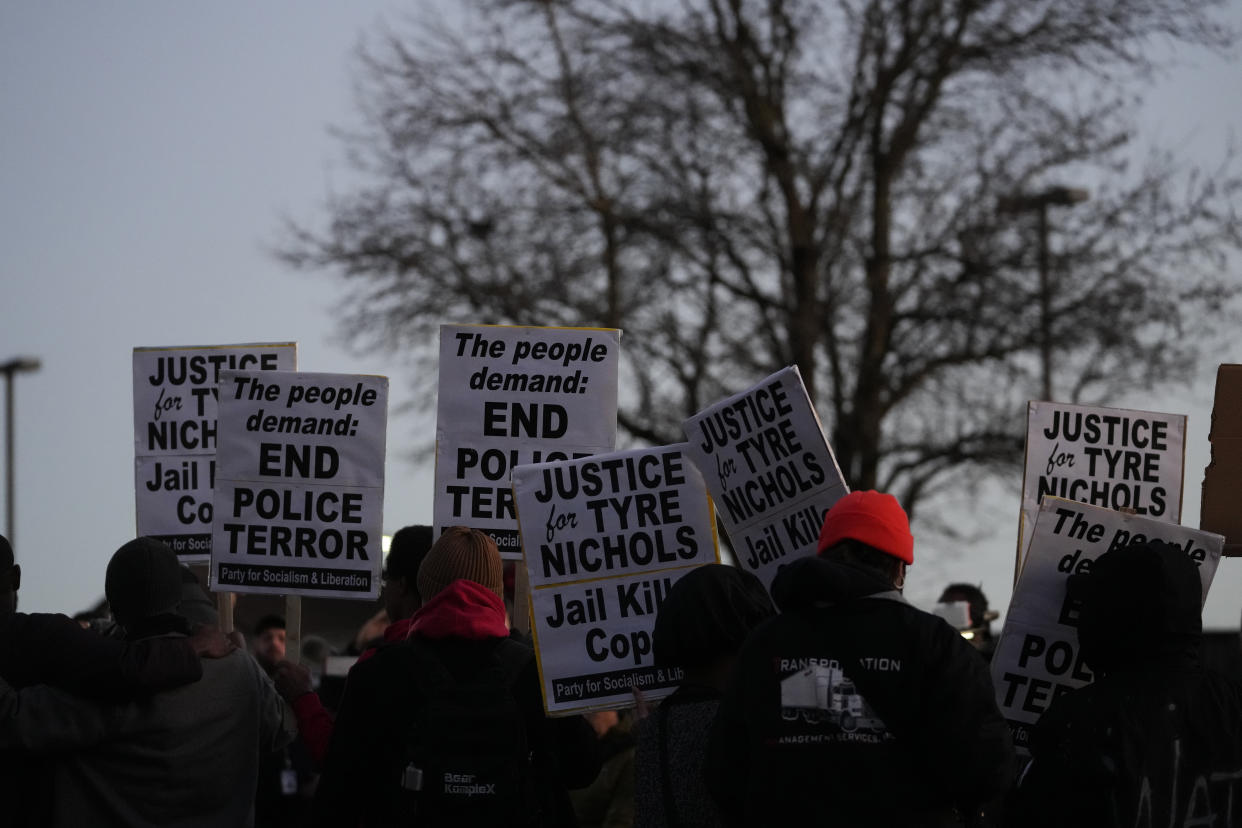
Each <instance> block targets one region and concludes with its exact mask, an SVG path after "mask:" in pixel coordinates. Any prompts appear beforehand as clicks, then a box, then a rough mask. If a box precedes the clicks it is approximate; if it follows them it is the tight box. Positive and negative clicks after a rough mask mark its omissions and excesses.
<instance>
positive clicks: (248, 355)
mask: <svg viewBox="0 0 1242 828" xmlns="http://www.w3.org/2000/svg"><path fill="white" fill-rule="evenodd" d="M295 368H297V345H296V343H293V342H281V343H258V344H250V345H208V346H197V347H179V348H135V349H134V364H133V369H134V493H135V497H134V501H135V505H136V507H137V509H136V511H137V524H138V534H139V535H150V536H152V537H155V538H159V539H160V540H162V541H163V542H164V543H166V544H168V545H169V547H170V548H171V549H172V550H173V551H174V552H176V553H177V555H178V557H179V558H180V559H181V561H182V562H183V563H206V562H207V561H208V559H209V556H210V555H211V520H212V489H213V488H214V486H215V474H216V435H217V433H218V432H217V426H216V410H217V409H216V383H217V382H218V380H219V375H220V372H221V371H223V370H252V371H292V370H294V369H295Z"/></svg>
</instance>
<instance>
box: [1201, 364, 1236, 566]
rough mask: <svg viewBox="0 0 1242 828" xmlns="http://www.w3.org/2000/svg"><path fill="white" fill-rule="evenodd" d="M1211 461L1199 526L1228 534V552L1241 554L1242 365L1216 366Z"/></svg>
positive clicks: (1226, 547)
mask: <svg viewBox="0 0 1242 828" xmlns="http://www.w3.org/2000/svg"><path fill="white" fill-rule="evenodd" d="M1208 440H1210V441H1211V443H1212V462H1211V463H1210V464H1209V465H1208V467H1207V468H1206V469H1204V470H1203V501H1202V503H1201V505H1200V509H1199V528H1200V529H1203V530H1205V531H1208V532H1219V533H1220V534H1222V535H1224V536H1225V554H1226V555H1242V365H1221V366H1220V367H1219V368H1218V369H1217V370H1216V399H1215V402H1214V403H1213V405H1212V430H1211V433H1210V434H1209V435H1208Z"/></svg>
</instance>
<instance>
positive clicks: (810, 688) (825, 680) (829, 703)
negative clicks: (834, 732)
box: [781, 659, 888, 733]
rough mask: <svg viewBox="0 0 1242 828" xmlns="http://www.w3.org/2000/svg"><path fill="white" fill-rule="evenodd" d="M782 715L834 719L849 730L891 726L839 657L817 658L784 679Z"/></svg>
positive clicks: (812, 720)
mask: <svg viewBox="0 0 1242 828" xmlns="http://www.w3.org/2000/svg"><path fill="white" fill-rule="evenodd" d="M781 718H783V719H785V721H796V720H797V719H799V718H801V719H803V720H804V721H806V722H808V723H812V724H814V723H819V722H831V723H832V724H834V725H836V726H837V727H838V728H840V729H841V730H843V731H844V732H846V733H853V732H855V731H857V730H863V731H868V732H883V731H886V730H887V729H888V728H886V727H885V725H884V720H883V719H881V718H880V717H879V716H877V715H876V712H875V711H874V710H873V709H872V708H871V705H869V704H867V700H866V698H864V697H863V695H862V694H861V693H859V692H858V688H856V687H855V686H854V682H853V680H851V679H850V678H849V676H847V675H846V674H845V671H844V670H842V669H841V665H840V663H839V662H838V661H837V660H836V659H828V660H827V661H824V660H816V661H815V663H813V664H810V665H808V666H807V667H805V668H803V669H801V670H798V671H797V672H795V673H793V674H792V675H789V676H786V677H785V678H784V679H782V680H781Z"/></svg>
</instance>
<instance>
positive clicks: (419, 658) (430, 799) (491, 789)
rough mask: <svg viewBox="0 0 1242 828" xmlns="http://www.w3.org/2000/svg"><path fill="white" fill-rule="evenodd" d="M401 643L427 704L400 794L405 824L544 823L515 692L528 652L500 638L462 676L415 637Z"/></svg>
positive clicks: (409, 743)
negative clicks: (459, 676)
mask: <svg viewBox="0 0 1242 828" xmlns="http://www.w3.org/2000/svg"><path fill="white" fill-rule="evenodd" d="M402 646H405V647H408V648H409V659H408V662H409V667H410V681H411V683H412V685H413V687H414V688H415V692H416V693H417V695H418V696H419V697H420V698H421V700H422V701H421V703H420V704H418V709H417V710H416V711H415V713H414V721H413V724H412V725H411V727H410V731H409V733H408V734H407V738H406V750H405V757H406V765H405V768H404V769H403V771H402V773H401V778H400V788H401V790H400V793H399V794H398V798H399V799H400V801H401V807H400V809H399V810H400V811H401V812H402V813H404V814H405V815H406V817H407V820H406V821H407V822H408V824H411V825H419V826H423V825H429V826H436V825H446V826H449V825H451V826H472V825H486V826H536V825H540V824H541V817H540V804H539V797H538V793H537V791H536V788H535V775H534V770H533V765H532V756H531V747H530V743H529V740H528V739H527V733H526V722H525V719H524V716H523V711H522V709H521V707H520V705H519V704H518V702H517V699H516V698H514V695H513V686H514V684H515V683H516V681H517V678H518V676H519V675H520V674H521V672H522V669H523V668H524V667H525V666H526V665H527V663H528V662H529V661H530V659H531V658H532V657H533V653H532V652H531V650H530V649H529V648H528V647H524V646H522V645H521V644H519V643H517V642H515V641H511V640H509V639H500V640H499V641H497V642H496V644H495V646H494V647H493V648H492V649H491V650H490V651H488V652H487V653H486V663H485V664H483V665H482V667H477V666H476V665H470V667H469V668H468V669H466V670H462V671H461V673H460V674H461V676H462V677H461V678H457V677H455V676H454V675H453V673H452V672H450V671H449V669H448V668H447V667H446V665H445V663H444V661H442V660H441V658H440V657H439V656H438V655H437V653H436V652H435V651H434V650H433V649H432V647H431V646H430V645H428V644H426V643H424V642H420V641H418V640H417V639H414V640H410V641H409V642H407V643H406V644H404V645H402Z"/></svg>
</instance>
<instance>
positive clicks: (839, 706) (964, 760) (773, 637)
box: [708, 558, 1013, 826]
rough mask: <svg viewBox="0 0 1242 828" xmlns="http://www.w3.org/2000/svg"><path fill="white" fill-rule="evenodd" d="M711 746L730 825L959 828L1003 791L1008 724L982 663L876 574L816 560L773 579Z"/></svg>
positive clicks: (712, 782)
mask: <svg viewBox="0 0 1242 828" xmlns="http://www.w3.org/2000/svg"><path fill="white" fill-rule="evenodd" d="M772 596H773V599H774V600H775V602H776V605H777V606H778V607H779V608H780V610H781V615H779V616H777V617H776V618H773V619H771V620H770V621H768V622H766V623H765V624H764V625H763V626H761V627H760V628H759V629H757V630H756V631H755V632H754V633H753V634H752V636H751V638H750V639H749V640H748V641H747V643H746V645H745V646H744V648H743V650H742V653H741V656H740V659H739V663H738V666H737V670H736V673H735V678H734V681H733V684H732V686H731V687H730V689H729V690H728V692H727V693H726V695H725V698H724V700H723V702H722V703H721V707H720V712H719V714H718V717H717V720H716V723H715V726H714V728H713V732H712V739H711V747H710V749H709V751H708V763H709V764H708V785H709V786H710V788H711V790H712V793H713V795H714V796H715V797H716V798H717V800H718V801H719V803H720V805H721V810H722V812H723V813H724V814H726V815H729V816H730V817H731V818H732V819H734V820H736V823H735V824H738V825H797V824H803V825H806V824H824V825H828V824H832V825H877V826H879V825H955V824H962V822H963V815H967V814H973V813H974V812H976V811H977V810H978V808H979V806H980V805H981V804H983V803H985V802H990V801H993V800H996V799H997V798H999V797H1000V796H1001V795H1003V793H1004V791H1005V789H1006V787H1007V786H1008V784H1009V782H1010V780H1011V778H1012V772H1013V749H1012V746H1011V744H1010V740H1009V729H1008V726H1007V725H1006V723H1005V721H1004V719H1003V718H1002V717H1001V715H1000V712H999V710H998V709H997V707H996V701H995V695H994V693H993V689H992V682H991V679H990V677H989V675H988V670H987V664H986V663H985V662H984V661H983V659H982V658H980V657H979V654H978V653H977V652H976V651H975V650H974V649H972V648H971V647H970V645H969V644H967V643H966V642H965V641H964V640H963V639H962V637H961V636H960V635H959V634H958V633H957V632H956V631H955V630H953V629H952V628H951V627H950V626H949V625H948V624H946V623H945V622H944V621H943V620H942V619H940V618H937V617H935V616H932V615H930V614H929V613H926V612H923V611H921V610H919V609H916V608H915V607H913V606H911V605H910V604H908V603H907V602H906V601H905V600H904V599H903V598H902V597H901V595H900V593H898V592H896V591H895V590H893V589H892V587H891V585H890V584H887V583H886V582H885V581H884V580H883V579H882V578H878V577H877V576H875V575H873V574H871V573H869V572H866V571H864V570H861V569H859V568H857V567H853V566H850V565H848V564H843V563H839V562H836V561H831V560H824V559H819V558H807V559H803V560H799V561H795V562H794V563H792V564H790V565H789V566H787V567H785V568H784V569H783V570H782V571H781V572H780V573H779V574H778V575H777V577H776V579H775V581H774V582H773V584H772Z"/></svg>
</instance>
